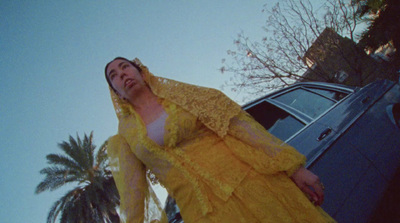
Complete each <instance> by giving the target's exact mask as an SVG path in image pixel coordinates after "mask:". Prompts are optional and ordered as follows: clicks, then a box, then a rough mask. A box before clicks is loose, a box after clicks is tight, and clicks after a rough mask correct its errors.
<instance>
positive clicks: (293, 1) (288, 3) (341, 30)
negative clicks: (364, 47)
mask: <svg viewBox="0 0 400 223" xmlns="http://www.w3.org/2000/svg"><path fill="white" fill-rule="evenodd" d="M356 10H357V8H356V6H354V5H351V4H346V3H345V0H328V1H326V2H325V3H324V4H322V5H321V6H320V7H318V8H317V9H314V8H313V5H312V4H311V2H310V1H309V0H284V1H280V2H278V3H277V4H276V5H275V6H274V7H272V8H271V9H270V8H268V7H267V6H266V5H264V9H263V12H264V13H266V14H267V15H268V18H267V20H266V23H265V26H264V27H263V30H264V31H265V33H266V35H265V37H264V38H263V39H262V40H261V41H260V42H253V41H251V40H250V39H249V38H248V37H246V35H245V34H244V33H243V32H241V33H239V34H238V36H237V39H236V40H235V42H234V43H235V45H236V47H237V49H236V50H229V51H228V56H230V57H231V59H232V60H229V63H228V60H226V59H223V66H222V68H221V72H222V73H224V72H232V73H233V74H234V75H233V76H232V78H231V79H230V81H229V82H226V83H225V85H224V86H228V87H232V90H234V91H235V90H239V89H245V90H246V91H247V92H249V93H252V94H254V93H255V94H258V93H261V92H265V91H266V90H268V89H276V88H280V87H284V86H288V85H290V84H292V83H294V82H296V81H304V80H309V81H314V80H319V81H327V82H335V78H334V76H332V75H330V74H327V73H326V72H327V71H325V70H324V68H323V67H322V66H320V67H319V69H310V68H314V67H315V65H316V64H319V63H321V62H322V61H323V60H324V59H325V56H324V55H328V54H339V55H340V54H342V56H343V57H344V61H346V55H345V54H346V53H345V52H347V51H349V50H348V49H347V50H346V51H344V50H343V49H342V48H343V47H342V45H341V44H339V42H338V40H337V37H340V38H341V36H346V37H347V39H348V40H350V42H352V43H353V41H355V36H356V35H355V30H356V26H357V18H356V16H355V11H356ZM324 30H325V31H324ZM323 32H325V33H335V34H336V33H337V34H338V35H336V36H335V35H328V36H329V37H330V38H325V39H324V40H319V38H318V37H319V36H321V34H322V33H323ZM339 35H340V36H339ZM318 41H323V42H321V43H318ZM350 45H351V44H350ZM352 45H354V46H352V47H356V45H355V44H352ZM311 46H314V48H315V49H314V50H311V49H312V48H311ZM316 46H318V47H316ZM350 51H351V50H350ZM354 60H355V59H354V58H353V59H351V61H347V62H348V63H349V64H350V65H351V67H352V69H354V72H355V73H357V72H359V71H358V70H359V68H358V66H357V64H358V62H357V61H354ZM307 70H309V72H312V73H313V74H312V75H305V76H303V74H304V73H305V72H306V71H307Z"/></svg>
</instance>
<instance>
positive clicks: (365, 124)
mask: <svg viewBox="0 0 400 223" xmlns="http://www.w3.org/2000/svg"><path fill="white" fill-rule="evenodd" d="M299 88H303V89H311V90H310V91H313V88H319V89H322V90H323V89H327V90H332V91H339V92H343V93H345V94H348V95H347V96H343V98H340V99H338V101H337V103H335V104H334V105H332V106H331V107H330V108H329V109H327V110H326V111H324V112H322V113H321V112H320V111H319V112H318V113H316V114H314V115H310V116H307V115H305V114H304V111H306V110H307V109H308V108H302V107H301V105H295V106H292V105H293V104H294V103H298V102H297V101H296V99H293V100H292V101H290V100H289V102H287V100H286V99H284V100H280V101H278V102H276V101H275V99H276V98H277V97H281V96H282V95H285V94H288V92H291V91H293V90H294V89H299ZM298 95H299V94H297V96H298ZM299 97H301V96H299ZM285 100H286V101H285ZM261 101H266V102H269V103H270V104H273V105H276V106H279V107H280V108H281V109H283V110H285V111H286V112H288V113H290V114H292V115H293V116H295V117H297V118H299V120H302V121H303V122H305V126H304V127H303V128H301V129H299V130H298V131H297V132H295V133H294V134H293V135H292V136H290V137H287V138H282V137H281V139H282V140H284V141H286V142H287V143H288V144H290V145H292V146H293V147H295V148H296V149H297V150H298V151H299V152H301V153H303V154H304V155H306V157H307V159H308V162H307V167H308V168H309V169H310V170H311V171H313V172H314V173H316V174H317V175H318V176H319V177H320V178H321V180H322V181H323V182H324V184H325V186H326V191H325V202H324V204H323V206H322V207H323V208H324V210H326V211H327V212H328V213H329V214H330V215H331V216H332V217H334V218H335V219H336V220H337V221H338V222H368V220H369V218H370V216H371V215H372V214H373V213H374V210H375V209H376V207H377V205H378V203H379V201H380V199H381V197H382V194H383V193H384V192H385V190H386V188H387V187H388V185H389V182H390V181H391V180H392V179H393V177H394V174H395V172H396V170H397V169H398V168H399V165H400V128H399V126H397V125H396V124H395V121H393V117H391V115H390V112H389V113H388V112H387V111H390V109H388V108H391V107H390V106H392V107H393V105H394V104H398V103H400V86H399V84H396V83H393V82H391V81H387V80H380V81H376V82H374V83H371V84H369V85H367V86H365V87H363V88H351V87H346V86H340V85H334V84H327V83H298V84H295V85H293V86H291V87H288V88H285V89H282V90H279V91H277V92H274V93H271V94H268V95H266V96H264V97H262V98H260V99H258V100H255V101H253V102H251V103H249V104H247V105H245V106H243V108H244V109H245V110H246V111H248V112H249V113H250V114H251V115H253V114H254V112H255V111H256V110H257V108H256V107H255V106H257V105H258V104H260V102H261ZM282 101H283V102H284V103H283V104H282V103H281V102H282ZM303 101H304V100H303ZM305 104H306V105H307V106H311V105H312V103H311V102H310V101H306V102H305ZM262 109H265V108H261V107H260V109H259V111H256V115H253V116H254V118H255V119H256V120H257V121H259V120H260V123H262V124H263V121H264V122H265V120H263V119H265V118H263V116H262V112H263V111H262ZM296 110H300V111H296ZM318 114H319V115H318ZM388 114H389V115H388ZM264 126H265V125H264ZM268 126H270V125H269V124H267V126H266V128H267V127H268ZM283 127H284V126H283ZM283 127H281V128H283ZM289 128H290V127H289ZM267 129H268V128H267ZM271 133H272V134H274V133H273V132H271ZM277 137H278V138H279V136H277ZM318 138H319V139H318Z"/></svg>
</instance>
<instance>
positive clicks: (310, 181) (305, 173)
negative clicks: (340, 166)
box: [290, 167, 324, 206]
mask: <svg viewBox="0 0 400 223" xmlns="http://www.w3.org/2000/svg"><path fill="white" fill-rule="evenodd" d="M290 178H291V179H292V180H293V182H294V183H295V184H296V185H297V186H298V187H299V188H300V190H302V191H303V192H304V193H306V194H307V195H308V197H309V198H310V200H311V201H312V202H313V203H314V204H315V205H318V206H319V205H321V204H322V203H323V202H324V186H323V185H322V183H321V181H319V178H318V176H317V175H315V174H313V173H312V172H311V171H309V170H307V169H306V168H304V167H300V168H299V169H298V170H297V171H296V172H295V173H294V174H293V175H292V176H291V177H290Z"/></svg>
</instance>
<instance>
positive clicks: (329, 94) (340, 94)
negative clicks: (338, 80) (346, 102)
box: [309, 88, 348, 101]
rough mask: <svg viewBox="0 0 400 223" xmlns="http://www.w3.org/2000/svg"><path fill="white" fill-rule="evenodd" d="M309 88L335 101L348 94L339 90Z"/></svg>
mask: <svg viewBox="0 0 400 223" xmlns="http://www.w3.org/2000/svg"><path fill="white" fill-rule="evenodd" d="M309 90H310V91H313V92H316V93H318V94H321V95H323V96H325V97H327V98H330V99H333V100H335V101H340V100H342V99H343V98H344V97H346V96H347V95H348V93H344V92H340V91H331V90H325V89H319V88H311V89H309Z"/></svg>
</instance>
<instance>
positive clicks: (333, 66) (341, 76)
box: [303, 28, 398, 86]
mask: <svg viewBox="0 0 400 223" xmlns="http://www.w3.org/2000/svg"><path fill="white" fill-rule="evenodd" d="M303 61H304V63H306V64H307V66H308V67H309V69H308V70H307V71H306V72H305V73H304V74H303V81H322V82H333V83H341V84H345V85H351V86H364V85H366V84H368V83H371V82H373V81H374V80H376V79H391V80H396V81H397V80H398V77H397V75H396V72H395V71H394V69H393V68H391V67H390V65H389V63H388V62H387V61H385V60H383V59H379V58H378V57H373V56H370V55H367V54H366V53H365V51H364V50H363V49H361V48H360V47H358V46H357V44H356V43H354V42H353V41H352V40H350V39H349V38H346V37H342V36H340V35H338V34H337V33H336V32H334V31H333V30H332V29H329V28H326V29H325V30H324V31H323V32H322V33H321V35H320V36H319V37H318V38H317V39H316V40H315V42H314V43H313V44H312V46H311V47H310V48H309V49H308V50H307V52H306V54H305V56H304V57H303Z"/></svg>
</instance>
